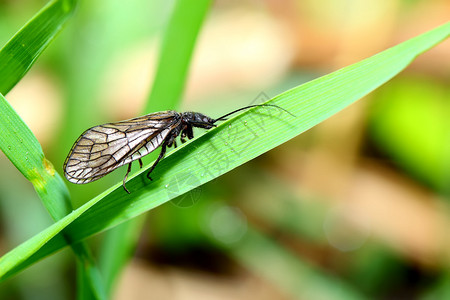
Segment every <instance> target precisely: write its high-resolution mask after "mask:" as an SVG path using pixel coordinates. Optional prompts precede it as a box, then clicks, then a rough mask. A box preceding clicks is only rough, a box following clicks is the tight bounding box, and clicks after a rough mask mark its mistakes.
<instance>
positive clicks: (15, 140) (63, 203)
mask: <svg viewBox="0 0 450 300" xmlns="http://www.w3.org/2000/svg"><path fill="white" fill-rule="evenodd" d="M76 3H77V2H76V1H74V0H65V1H51V2H49V3H48V4H47V5H46V6H45V7H44V8H42V9H41V10H40V11H39V12H38V13H37V14H36V15H35V16H34V17H33V18H32V19H31V20H30V21H29V22H28V23H27V24H26V25H25V26H24V27H23V28H22V29H21V30H20V31H19V32H18V33H17V34H16V35H15V36H14V37H13V38H12V39H11V40H10V41H9V42H8V43H7V44H6V45H5V46H4V47H3V48H2V49H1V50H0V78H2V80H1V81H0V130H1V132H2V134H1V135H0V149H1V150H2V151H3V152H4V153H5V155H6V156H7V157H8V158H9V160H10V161H11V162H12V163H13V164H14V166H15V167H16V168H17V169H18V170H19V171H20V172H21V173H22V174H23V175H24V176H25V178H26V179H28V180H29V181H30V182H31V183H32V184H33V187H34V188H35V190H36V192H37V194H38V195H39V197H40V198H41V200H42V202H43V204H44V206H45V207H46V208H47V210H48V211H49V213H50V215H51V216H52V218H53V219H54V220H60V219H61V218H63V217H64V216H66V215H67V214H68V213H70V212H71V211H72V206H71V202H70V197H69V192H68V190H67V187H66V185H65V184H64V182H63V180H62V178H61V176H60V175H59V174H58V173H57V172H56V171H55V169H54V167H53V165H52V164H51V163H50V161H49V160H47V159H46V158H45V156H44V153H43V151H42V148H41V145H40V144H39V142H38V140H37V139H36V137H35V136H34V135H33V133H32V132H31V130H30V129H29V128H28V126H27V125H26V124H25V122H23V120H22V119H21V118H20V117H19V115H17V113H16V112H15V111H14V109H13V108H12V107H11V106H10V105H9V103H8V102H7V101H6V99H5V98H4V97H3V95H2V93H4V94H6V93H8V92H9V91H10V90H11V89H12V88H13V87H14V86H15V85H16V84H17V82H19V81H20V79H22V77H23V76H24V75H25V74H26V73H27V72H28V70H29V69H30V68H31V66H32V65H33V63H34V62H35V60H36V59H37V58H38V57H39V55H40V54H41V53H42V52H43V51H44V49H45V48H46V47H47V46H48V45H49V44H50V42H51V41H52V40H53V38H54V37H55V36H56V34H57V33H58V32H59V31H60V30H61V28H62V26H63V25H64V24H65V23H66V21H67V20H68V19H69V17H70V16H71V15H72V14H73V11H74V9H75V5H76ZM62 237H63V243H66V244H67V243H69V241H70V238H69V237H68V236H67V235H65V234H62ZM72 249H73V251H74V253H75V254H76V256H77V259H78V261H79V265H80V266H81V267H80V270H82V271H83V272H82V273H81V274H80V277H83V281H84V282H86V283H87V284H88V285H87V286H86V287H85V289H84V290H85V291H87V292H88V293H89V294H90V295H92V296H93V297H95V299H106V296H105V292H104V289H103V286H102V284H101V282H100V273H99V271H98V269H97V267H96V266H95V263H94V262H93V260H92V257H91V255H90V252H89V251H88V248H87V246H86V245H85V244H84V243H79V244H76V245H72Z"/></svg>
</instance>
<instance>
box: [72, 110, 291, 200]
mask: <svg viewBox="0 0 450 300" xmlns="http://www.w3.org/2000/svg"><path fill="white" fill-rule="evenodd" d="M258 106H259V107H261V106H268V107H276V108H278V109H281V110H283V111H285V112H287V113H289V112H288V111H286V110H285V109H283V108H281V107H279V106H276V105H272V104H261V105H250V106H246V107H242V108H240V109H237V110H235V111H232V112H230V113H228V114H226V115H224V116H222V117H220V118H217V119H212V118H210V117H208V116H205V115H203V114H201V113H197V112H184V113H178V112H176V111H173V110H168V111H162V112H156V113H152V114H148V115H145V116H142V117H138V118H134V119H130V120H125V121H120V122H117V123H107V124H103V125H98V126H94V127H92V128H89V129H88V130H86V131H85V132H84V133H83V134H81V136H80V137H79V138H78V139H77V140H76V142H75V144H74V145H73V146H72V149H71V150H70V152H69V155H68V156H67V158H66V160H65V162H64V167H63V168H64V175H65V177H66V178H67V180H69V181H70V182H72V183H76V184H84V183H89V182H92V181H95V180H97V179H99V178H101V177H103V176H105V175H107V174H108V173H110V172H112V171H113V170H115V169H117V168H118V167H121V166H123V165H126V164H128V169H127V173H126V174H125V177H124V178H123V188H124V189H125V191H126V192H127V193H130V192H129V191H128V189H127V188H126V186H125V182H126V180H127V178H128V174H129V173H130V171H131V163H132V162H133V161H135V160H138V161H139V165H140V167H141V168H142V160H141V158H142V157H143V156H145V155H147V154H149V153H150V152H153V151H154V150H156V149H157V148H158V147H161V152H160V153H159V156H158V158H157V159H156V161H155V162H154V163H153V165H152V166H151V168H150V170H149V171H148V173H147V177H148V178H149V179H150V180H151V178H150V173H151V172H152V171H153V169H154V168H155V167H156V165H157V164H158V162H159V161H160V160H161V159H162V158H163V157H164V154H165V153H166V148H167V147H171V146H174V147H175V148H176V147H177V144H176V141H175V138H176V137H178V136H180V140H181V142H182V143H184V142H186V138H188V139H192V138H194V133H193V127H198V128H204V129H210V128H212V127H215V126H216V125H215V123H216V122H217V121H223V120H226V117H228V116H229V115H232V114H234V113H236V112H239V111H241V110H244V109H248V108H252V107H258ZM289 114H290V113H289Z"/></svg>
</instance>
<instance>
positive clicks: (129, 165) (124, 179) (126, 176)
mask: <svg viewBox="0 0 450 300" xmlns="http://www.w3.org/2000/svg"><path fill="white" fill-rule="evenodd" d="M130 172H131V163H129V164H128V169H127V174H125V177H124V178H123V183H122V185H123V189H124V190H125V192H127V193H128V194H130V191H129V190H128V189H127V187H126V186H125V182H126V181H127V178H128V174H129V173H130Z"/></svg>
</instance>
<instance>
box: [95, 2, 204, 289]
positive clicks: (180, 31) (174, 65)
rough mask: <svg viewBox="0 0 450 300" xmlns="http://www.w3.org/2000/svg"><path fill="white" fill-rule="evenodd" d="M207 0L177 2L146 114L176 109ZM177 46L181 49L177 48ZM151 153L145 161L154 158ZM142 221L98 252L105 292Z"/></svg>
mask: <svg viewBox="0 0 450 300" xmlns="http://www.w3.org/2000/svg"><path fill="white" fill-rule="evenodd" d="M210 6H211V0H201V1H191V0H178V1H176V2H175V7H174V9H173V12H172V16H171V18H170V21H169V24H168V27H167V29H166V31H165V33H164V39H163V43H162V46H161V49H160V53H161V54H160V57H159V63H158V66H157V71H156V77H155V80H154V83H153V88H152V91H151V94H150V95H149V99H148V101H147V105H146V113H150V112H155V111H161V110H167V109H176V108H177V107H179V103H180V102H181V101H180V100H181V98H182V96H181V95H182V92H183V88H184V85H185V82H186V77H187V73H188V69H189V65H190V61H191V56H192V52H193V50H194V47H195V44H196V43H195V42H196V37H197V36H198V33H199V31H200V29H201V25H202V24H203V22H204V19H205V17H206V14H207V12H208V9H209V7H210ZM180 44H182V45H183V47H180ZM156 157H157V153H155V152H154V153H152V154H151V155H149V158H146V160H145V161H149V159H155V158H156ZM142 224H144V219H143V218H142V217H139V218H135V219H133V220H130V221H128V222H124V223H122V224H120V225H119V226H117V227H115V228H113V229H111V230H109V231H108V232H107V233H106V235H105V238H104V240H103V241H104V242H103V245H102V248H101V252H100V258H101V261H100V267H101V268H102V274H103V275H104V281H105V284H106V287H107V290H110V289H111V288H112V286H113V282H114V281H115V279H116V278H117V276H118V275H119V274H120V271H121V270H122V268H123V266H124V265H125V264H126V263H127V261H128V260H129V258H130V256H131V255H132V250H133V249H135V247H136V243H137V240H138V238H139V232H140V231H141V228H142Z"/></svg>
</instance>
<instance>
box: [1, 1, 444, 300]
mask: <svg viewBox="0 0 450 300" xmlns="http://www.w3.org/2000/svg"><path fill="white" fill-rule="evenodd" d="M44 4H45V1H37V0H20V1H0V43H1V45H4V44H5V43H6V42H7V41H8V40H9V39H10V38H11V37H12V36H13V35H14V33H15V32H16V31H17V30H19V29H20V27H21V26H23V24H24V23H25V22H26V21H27V20H28V19H29V18H31V17H32V16H33V15H34V14H35V13H36V12H37V11H38V10H39V9H40V8H41V7H42V6H43V5H44ZM172 8H173V0H172V1H163V0H155V1H148V0H147V1H144V0H130V1H126V2H125V1H119V0H97V1H82V2H81V3H80V6H79V8H78V10H77V12H76V14H75V15H74V17H73V18H72V19H71V20H70V21H69V23H68V25H67V26H66V28H65V29H64V30H63V31H62V32H61V34H60V35H59V36H58V37H57V39H56V40H55V41H54V42H53V43H52V44H51V45H50V46H49V47H48V49H47V50H46V51H44V53H43V55H42V56H41V57H40V58H39V59H38V61H37V63H36V64H35V65H34V66H33V68H32V69H31V71H30V72H29V73H28V74H27V75H26V76H25V77H24V78H23V80H21V81H20V82H19V84H18V85H17V86H16V87H15V88H14V89H13V90H12V91H11V92H10V93H9V94H8V95H7V97H6V98H7V99H8V101H9V102H10V103H11V104H12V106H13V107H14V108H15V109H16V111H17V112H18V113H19V115H20V116H21V117H22V118H23V119H24V120H25V122H26V123H27V124H28V125H29V126H30V127H31V130H32V131H33V133H34V134H35V135H36V136H37V138H38V140H39V142H40V143H41V144H42V146H43V148H44V152H45V153H46V155H47V157H48V158H49V159H50V160H51V161H52V163H53V164H54V165H55V168H56V169H57V170H58V171H59V172H60V173H61V174H62V164H63V162H64V159H65V156H66V155H67V153H68V152H69V149H70V147H71V145H72V143H73V142H74V141H75V139H76V138H77V137H78V136H79V134H80V133H82V132H83V131H84V130H85V129H86V128H88V127H90V126H93V125H97V124H101V123H105V122H112V121H118V120H123V119H127V118H131V117H135V116H138V115H140V114H142V111H143V107H144V104H145V101H146V98H147V95H148V93H149V91H150V88H151V83H152V79H153V76H154V70H155V68H156V64H157V59H158V49H159V48H158V47H159V45H160V42H161V36H162V34H163V33H164V28H165V26H166V24H167V22H168V19H169V17H170V15H171V11H172ZM449 16H450V2H449V1H447V0H302V1H300V0H283V1H276V0H239V1H237V0H218V1H214V3H213V7H212V8H211V11H210V13H209V14H208V16H207V19H206V21H205V24H204V27H203V28H202V30H201V32H200V35H199V37H198V43H197V46H196V48H195V51H194V56H193V60H192V65H191V68H190V73H189V78H188V82H187V86H186V90H185V93H184V96H183V102H182V107H180V110H181V111H185V110H194V111H199V112H203V113H205V114H207V115H210V116H212V117H214V116H219V115H221V114H223V113H226V112H228V111H230V110H231V109H233V108H237V107H241V106H244V105H248V104H250V103H259V102H262V101H265V100H268V99H269V98H271V97H273V96H275V95H277V94H279V93H281V92H283V91H285V90H287V89H289V88H291V87H294V86H297V85H299V84H302V83H304V82H306V81H309V80H311V79H314V78H317V77H319V76H321V75H324V74H327V73H329V72H332V71H334V70H337V69H339V68H341V67H344V66H346V65H349V64H352V63H355V62H357V61H359V60H361V59H363V58H366V57H369V56H371V55H373V54H376V53H377V52H380V51H382V50H384V49H386V48H388V47H391V46H393V45H395V44H397V43H400V42H402V41H405V40H406V39H409V38H411V37H414V36H416V35H418V34H421V33H423V32H425V31H427V30H430V29H432V28H434V27H436V26H438V25H441V24H443V23H444V22H446V21H448V20H449V19H450V18H449ZM180 47H182V45H180ZM449 99H450V42H449V41H446V42H444V43H442V44H440V45H438V46H437V47H435V48H434V49H432V50H430V51H429V52H427V53H425V54H423V55H422V56H420V57H419V58H418V59H417V60H416V61H414V62H413V64H412V65H411V66H410V67H408V69H407V70H405V71H404V72H402V73H401V74H400V75H399V76H397V77H395V78H394V79H392V80H391V81H390V82H388V83H387V84H385V85H384V86H382V87H381V88H379V89H378V90H376V91H375V92H373V93H371V94H370V95H369V96H367V97H366V98H365V99H362V100H361V101H359V102H357V103H356V104H354V105H352V106H351V107H349V108H347V109H345V110H344V111H342V112H340V113H339V114H337V115H335V116H334V117H332V118H330V119H328V120H327V121H325V122H323V123H322V124H320V125H319V126H316V127H314V128H313V129H311V130H310V131H308V132H306V133H304V134H302V135H301V136H299V137H297V138H295V139H293V140H291V141H289V142H288V143H286V144H284V145H282V146H280V147H278V148H276V149H274V150H272V151H270V152H269V153H266V154H264V155H262V156H260V157H259V158H257V159H255V160H253V161H251V162H249V163H247V164H245V165H243V166H241V167H239V168H238V169H236V170H233V171H232V172H229V173H227V174H225V175H224V176H221V177H220V178H218V179H216V180H213V181H212V182H210V183H208V184H206V185H203V186H201V187H199V188H197V189H195V190H193V191H191V192H190V193H188V194H186V195H183V196H181V197H179V198H176V199H175V200H173V201H171V203H166V204H165V205H162V206H160V207H158V208H156V209H154V210H152V211H151V212H149V213H147V214H146V215H145V216H144V218H145V219H144V218H143V219H142V220H143V224H144V225H143V230H142V232H141V233H140V234H139V236H140V237H139V242H138V244H137V246H136V250H135V252H134V257H133V258H132V259H131V261H130V263H129V264H127V266H126V267H125V269H124V272H123V273H122V275H121V276H120V277H119V279H118V280H117V282H116V285H115V288H114V299H118V300H119V299H312V300H315V299H450V217H449V216H450V214H449V213H450V205H449V201H450V101H449ZM0 170H1V172H0V253H1V254H4V253H6V252H7V251H9V250H11V249H12V248H14V247H15V246H16V245H18V244H19V243H21V242H23V241H25V240H26V239H27V238H29V237H30V236H32V235H34V234H36V233H37V232H39V231H40V230H42V229H44V228H46V227H47V226H49V225H50V224H52V220H51V218H50V217H49V215H48V213H47V212H46V210H45V208H44V207H43V206H42V205H41V202H40V201H39V198H38V197H37V195H36V193H35V192H34V189H33V187H32V185H31V184H30V183H29V182H27V181H26V180H25V179H24V178H23V177H22V175H21V174H20V173H19V172H18V171H17V170H16V169H15V168H14V166H13V165H12V164H11V163H10V162H9V161H8V160H7V159H6V157H5V156H4V155H3V154H2V153H0ZM124 173H125V169H121V170H120V171H116V172H114V173H112V174H111V175H109V176H107V177H105V178H104V179H101V180H100V181H98V182H95V183H92V184H89V185H83V186H78V185H73V184H71V183H68V182H67V185H68V187H69V189H70V191H71V194H72V197H73V202H74V206H75V207H78V206H80V205H81V204H83V203H84V202H86V201H88V200H89V199H91V198H92V197H93V196H95V195H97V194H98V193H100V192H101V191H103V190H104V189H105V188H107V187H109V186H111V185H112V184H114V183H116V182H118V181H119V180H121V179H122V176H123V175H124ZM103 236H104V234H99V235H97V236H94V237H92V238H90V239H89V242H90V244H91V245H92V248H93V250H94V253H96V251H98V250H96V249H97V246H98V245H99V244H100V243H101V241H102V239H103V238H104V237H103ZM74 274H75V272H74V262H73V255H72V253H71V252H70V250H67V249H66V250H63V251H61V252H59V253H58V254H56V255H53V256H51V257H49V258H46V259H44V260H43V261H41V262H39V263H38V264H36V265H34V266H33V267H31V268H29V269H27V270H26V271H24V272H22V273H20V274H19V275H18V276H15V277H14V278H12V279H9V280H7V281H6V282H4V283H2V284H1V285H0V298H1V299H73V298H74V295H73V291H74V284H75V281H76V280H75V278H74Z"/></svg>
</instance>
